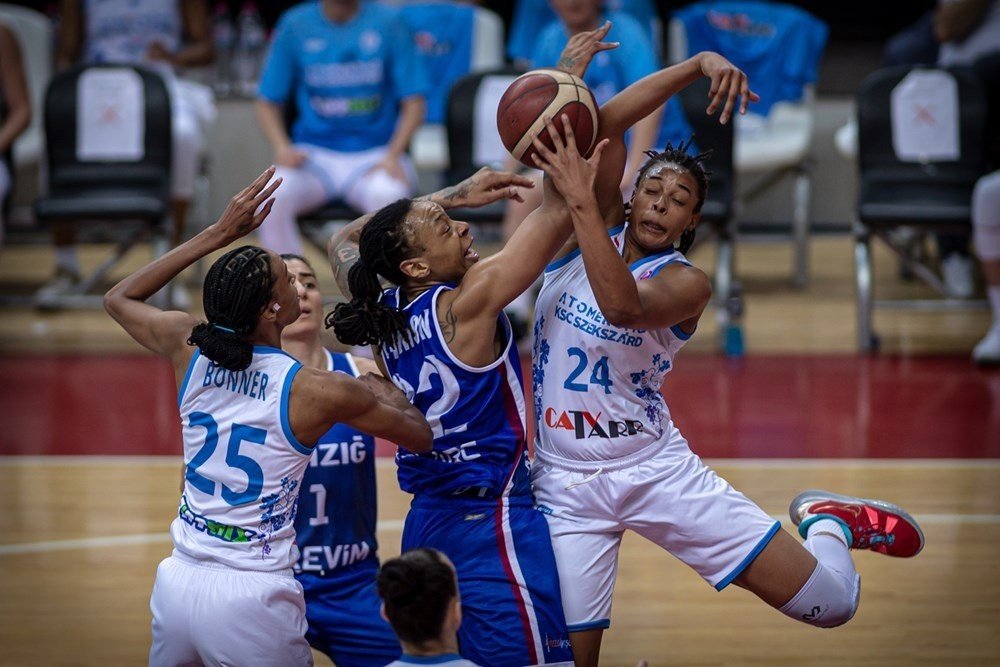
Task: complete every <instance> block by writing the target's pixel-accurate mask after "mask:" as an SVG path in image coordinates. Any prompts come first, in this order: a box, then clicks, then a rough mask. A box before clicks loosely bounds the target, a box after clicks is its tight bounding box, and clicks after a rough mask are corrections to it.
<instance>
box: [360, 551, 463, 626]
mask: <svg viewBox="0 0 1000 667" xmlns="http://www.w3.org/2000/svg"><path fill="white" fill-rule="evenodd" d="M376 585H377V587H378V594H379V596H380V597H381V598H382V601H383V602H384V603H385V615H386V616H387V617H388V619H389V624H390V625H391V626H392V629H393V631H395V633H396V636H398V637H399V638H400V639H401V640H403V641H404V642H407V643H410V644H417V645H420V644H423V643H424V642H427V641H433V640H436V639H438V638H440V636H441V631H442V628H443V627H444V619H445V615H446V614H447V612H448V605H449V604H450V603H451V601H452V600H453V599H454V598H455V596H456V595H458V589H457V587H456V585H455V574H454V572H453V571H452V569H451V568H450V567H448V563H446V562H445V560H444V559H443V558H442V557H441V552H439V551H437V550H435V549H427V548H418V549H411V550H410V551H407V552H406V553H404V554H403V555H402V556H399V557H398V558H393V559H392V560H388V561H386V562H385V563H382V569H381V570H379V573H378V579H377V580H376Z"/></svg>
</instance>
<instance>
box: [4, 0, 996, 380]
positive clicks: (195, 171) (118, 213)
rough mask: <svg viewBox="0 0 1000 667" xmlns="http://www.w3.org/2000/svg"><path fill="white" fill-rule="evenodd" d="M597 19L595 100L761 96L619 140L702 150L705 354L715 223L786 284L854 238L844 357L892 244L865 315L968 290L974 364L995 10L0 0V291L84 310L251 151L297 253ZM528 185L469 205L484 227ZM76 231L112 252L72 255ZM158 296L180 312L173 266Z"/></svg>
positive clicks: (991, 182)
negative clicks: (32, 268)
mask: <svg viewBox="0 0 1000 667" xmlns="http://www.w3.org/2000/svg"><path fill="white" fill-rule="evenodd" d="M605 20H611V21H612V23H613V28H612V30H611V33H610V34H609V36H608V40H610V41H618V42H620V43H621V46H620V47H619V48H618V49H617V50H613V51H609V52H605V53H601V54H599V55H598V56H597V57H596V58H595V59H594V62H593V63H592V64H591V66H590V69H589V70H588V72H587V76H586V81H587V83H588V85H589V86H590V87H591V89H592V90H593V92H594V94H595V96H596V98H597V100H598V102H599V103H602V102H605V101H606V100H607V99H609V98H610V97H611V96H613V95H614V94H615V93H616V92H618V91H620V90H622V89H623V88H624V87H626V86H627V85H629V84H630V83H632V82H634V81H636V80H638V79H639V78H641V77H643V76H645V75H646V74H649V73H650V72H652V71H655V70H656V69H658V68H661V67H664V66H667V65H669V64H671V63H675V62H679V61H680V60H683V59H684V58H686V57H688V56H690V55H692V54H694V53H697V52H698V51H702V50H713V51H718V52H720V53H722V54H723V55H725V56H726V57H727V58H729V59H730V60H731V61H733V62H734V63H735V64H737V65H738V66H739V67H741V68H742V69H744V70H745V71H746V72H747V73H748V75H749V76H750V80H751V85H752V86H753V88H754V89H755V90H756V91H757V92H759V93H760V95H761V98H762V99H761V102H760V103H759V104H758V105H756V107H755V108H753V109H752V113H751V114H749V115H748V116H746V117H743V118H739V119H738V120H737V122H736V123H735V130H734V131H725V130H720V129H719V128H717V127H712V126H709V125H706V123H705V122H704V119H703V118H701V117H700V116H699V114H702V115H703V113H702V111H701V109H702V108H703V106H704V105H703V104H702V103H701V100H698V99H694V93H693V92H692V93H688V94H687V96H688V98H689V99H685V96H684V95H681V96H678V98H677V99H674V100H671V101H670V103H668V104H667V105H666V107H665V108H663V109H660V110H658V111H656V112H654V114H652V115H651V116H650V117H648V118H647V119H646V120H644V121H643V122H641V123H639V124H637V125H636V126H635V127H634V128H633V130H632V131H631V132H630V136H629V138H628V143H629V165H630V168H631V167H634V166H635V165H637V164H639V162H640V161H641V160H642V158H643V151H645V150H648V149H650V148H655V147H662V146H663V145H664V144H665V143H666V142H667V141H671V142H673V143H674V144H677V143H678V142H679V141H681V140H684V139H687V138H688V137H690V136H692V134H693V135H694V137H695V144H696V146H697V147H698V149H699V150H704V149H711V150H712V151H713V155H712V157H711V158H710V159H709V163H710V164H709V167H710V168H711V169H712V171H713V172H714V179H713V187H712V195H711V196H710V202H709V206H708V208H707V209H706V213H705V216H704V219H705V221H706V222H707V223H708V224H706V225H703V226H702V227H703V228H702V230H701V232H700V234H699V236H700V241H701V242H704V241H706V240H714V241H715V242H716V244H717V249H718V254H717V258H716V266H715V269H714V270H715V276H714V277H715V291H716V305H717V312H718V317H717V320H718V323H719V330H718V347H719V349H720V350H723V351H725V352H727V353H729V354H740V353H741V352H742V347H743V342H742V331H741V316H742V312H743V309H744V299H745V298H747V297H745V295H744V292H743V290H742V289H741V284H740V280H739V276H738V274H737V271H736V268H735V263H734V259H733V255H734V250H733V247H734V244H735V242H736V240H737V239H738V238H739V239H742V238H749V237H751V236H753V235H754V234H774V233H777V234H779V235H781V236H783V237H787V238H788V239H789V240H790V241H791V243H792V246H791V247H792V269H791V270H792V283H793V284H794V285H795V287H796V288H800V289H801V288H802V287H804V286H805V285H806V284H807V283H808V281H809V278H810V272H811V266H812V263H813V262H815V261H816V260H817V258H815V257H810V240H811V239H812V238H814V236H815V235H816V234H829V233H833V234H841V235H844V234H851V235H852V240H853V242H854V244H855V252H854V261H855V266H854V270H853V274H854V281H855V283H856V285H855V289H856V315H857V327H856V345H857V347H858V348H859V349H861V350H871V349H875V348H877V347H878V346H879V344H880V342H881V341H880V338H879V337H878V335H877V334H876V333H875V331H874V328H873V324H872V322H873V315H872V313H873V310H874V308H875V307H877V306H880V305H885V304H883V303H882V302H880V301H877V300H876V299H875V298H874V286H873V282H874V280H873V272H872V252H871V246H872V242H873V241H876V240H877V242H878V243H884V247H886V248H889V249H890V250H891V251H892V252H893V253H894V254H895V255H896V256H897V257H898V259H899V266H898V277H899V280H901V281H903V282H910V281H917V282H921V283H925V284H926V285H927V288H928V290H929V291H927V292H918V293H917V296H918V297H921V298H916V299H907V300H906V303H903V302H902V300H895V301H893V303H892V304H890V305H895V306H906V307H916V308H920V309H923V310H931V311H935V312H936V311H937V310H939V309H942V308H949V309H950V308H957V309H963V310H965V309H973V310H974V309H976V308H982V306H983V305H984V304H985V303H987V302H988V303H989V304H990V306H991V308H992V312H993V313H994V316H993V321H992V324H991V325H990V326H989V327H988V329H987V330H986V331H983V332H982V334H983V337H982V339H981V342H980V343H979V344H978V345H977V346H976V348H975V350H974V351H973V356H974V358H975V359H976V360H977V361H979V362H983V363H991V362H1000V324H998V322H1000V219H998V216H1000V213H998V210H1000V195H998V188H1000V178H998V176H997V174H996V172H995V171H994V170H996V169H997V165H998V155H1000V151H998V135H1000V131H998V129H997V128H1000V122H998V120H997V113H998V108H1000V104H998V99H997V98H998V95H1000V92H998V91H1000V82H998V77H1000V2H997V1H996V0H937V1H935V0H921V1H914V2H888V3H870V2H861V1H860V0H848V1H844V2H838V3H835V4H831V3H811V2H801V1H800V2H788V3H777V2H763V1H759V0H755V1H739V0H720V1H714V0H713V1H708V2H695V3H692V2H683V1H660V2H654V0H604V1H602V0H513V1H510V2H479V3H459V2H409V1H397V2H392V1H388V0H387V1H384V2H372V1H369V0H319V1H315V0H313V1H309V2H301V3H300V2H294V1H293V0H275V1H273V2H262V3H260V4H259V5H258V4H255V3H253V2H250V1H246V2H244V1H241V0H227V1H218V2H211V1H210V0H176V1H174V0H62V1H61V2H49V3H39V2H22V3H17V2H14V3H4V4H0V25H2V26H3V28H2V29H0V154H2V156H3V163H2V166H0V197H2V198H3V216H2V227H0V229H3V230H4V232H3V236H2V237H0V238H2V239H3V240H2V244H3V245H2V246H0V265H2V264H4V263H7V267H8V269H9V267H10V266H11V264H10V257H11V255H12V253H14V254H16V253H17V248H18V247H23V246H33V247H36V248H37V247H38V246H40V245H44V246H45V248H46V252H45V253H44V254H41V255H38V254H33V255H32V257H33V260H32V261H33V262H34V263H35V264H37V263H39V262H41V263H44V264H46V266H45V267H44V273H45V276H46V277H45V279H44V280H43V281H42V282H41V283H40V284H29V282H30V281H18V280H13V281H12V280H10V276H11V273H10V272H9V271H2V272H0V274H2V277H0V304H3V305H7V306H10V307H14V308H37V309H40V310H49V311H51V310H58V309H77V308H90V307H92V306H95V305H97V303H98V301H99V299H97V298H96V297H95V295H97V294H99V293H101V292H102V291H103V290H102V287H103V286H105V285H106V284H107V282H108V280H109V278H108V276H107V274H108V272H109V271H110V272H114V271H116V270H118V269H116V264H117V262H118V260H119V259H120V258H121V256H122V255H124V253H125V252H126V251H127V249H128V248H129V247H131V245H133V244H135V243H144V242H145V241H146V240H147V239H151V241H152V246H151V247H152V248H153V249H154V250H153V251H154V252H162V251H163V250H165V249H166V248H168V247H170V246H172V245H176V244H177V243H178V242H179V241H180V240H182V239H183V238H185V237H186V236H189V235H191V234H193V233H196V232H197V230H198V229H200V228H202V227H203V226H204V225H206V224H208V223H209V222H210V221H212V220H214V219H215V217H216V216H217V215H218V213H220V212H221V210H222V208H223V207H224V204H225V202H226V201H227V199H228V197H229V196H230V195H231V194H232V193H233V192H235V191H236V190H237V189H239V187H241V185H242V184H243V183H245V182H247V181H248V180H249V178H250V177H251V176H252V175H253V174H256V173H258V172H259V171H260V170H261V169H262V168H263V167H265V166H266V165H267V164H269V163H273V164H275V165H277V166H278V168H279V175H280V176H281V177H282V178H283V179H284V183H283V186H282V188H281V190H280V191H279V193H278V196H277V201H276V204H275V206H274V209H273V211H272V213H271V216H270V219H269V221H268V223H267V224H266V225H265V226H264V227H263V228H262V229H261V232H260V235H259V237H260V238H259V242H260V243H261V244H262V245H265V246H267V247H270V248H272V249H274V250H276V251H278V252H282V253H297V254H301V253H303V252H304V248H305V247H306V246H308V245H309V243H310V242H315V243H314V245H315V247H316V248H317V249H318V248H321V247H322V244H323V242H324V240H325V238H326V237H327V236H328V235H329V232H330V231H331V230H332V229H333V228H335V226H336V225H337V224H339V223H342V222H343V221H345V220H350V219H353V218H355V217H357V216H359V215H360V214H362V213H366V212H370V211H373V210H375V209H377V208H379V207H381V206H383V205H385V204H387V203H389V202H391V201H393V200H395V199H397V198H399V197H403V196H410V195H413V194H417V193H423V192H428V191H431V190H433V189H435V188H437V187H439V186H441V185H442V184H444V183H446V182H455V181H457V180H458V179H460V178H464V177H465V176H468V175H469V174H470V173H472V172H474V171H475V170H476V169H478V168H479V167H481V166H483V165H491V166H494V167H496V168H515V165H514V164H513V163H512V162H511V161H510V160H509V157H508V156H507V155H506V153H505V152H504V150H503V148H502V146H501V145H500V144H499V140H498V138H497V136H496V129H495V121H494V118H495V110H496V102H497V100H498V99H499V95H500V94H501V93H502V92H503V90H504V88H505V86H506V85H507V84H508V83H509V82H510V81H511V80H512V79H513V78H514V77H515V76H517V74H518V73H519V72H523V71H526V70H527V69H531V68H536V67H552V66H555V65H556V62H557V61H558V58H559V55H560V52H561V51H562V49H563V47H564V46H565V44H566V42H567V40H568V39H569V37H571V36H572V35H573V34H576V33H578V32H581V31H585V30H591V29H594V28H595V27H597V26H598V25H600V24H601V23H603V22H604V21H605ZM991 172H992V175H991ZM632 179H633V177H632V175H631V174H630V171H627V172H626V176H625V178H624V179H623V181H622V183H621V188H622V193H623V196H624V197H628V196H629V194H630V187H631V181H632ZM539 201H540V195H538V196H536V197H534V198H533V197H527V198H526V201H525V202H524V203H522V204H518V203H513V204H512V205H511V206H509V207H506V208H504V207H491V208H488V209H486V210H480V211H472V212H469V214H468V219H469V220H470V221H472V222H475V223H477V224H478V225H480V226H481V227H482V229H483V232H482V233H484V234H486V235H487V236H491V235H492V237H493V238H494V239H496V240H500V239H502V238H503V237H505V236H508V235H509V234H510V233H511V232H512V231H513V229H515V228H516V226H517V225H518V224H519V223H520V221H521V220H523V219H524V217H525V216H526V214H527V212H528V211H530V210H531V208H533V207H534V206H537V205H538V203H539ZM109 221H110V222H109ZM118 221H129V222H118ZM81 240H82V241H86V242H95V241H96V242H98V243H105V244H110V245H109V247H110V248H114V249H113V250H110V251H109V252H110V256H109V257H108V258H107V259H106V260H105V259H104V258H102V259H101V260H100V261H97V262H91V261H89V260H88V261H85V262H81V260H80V257H79V253H78V251H77V247H78V242H80V241H81ZM113 244H118V245H117V246H115V245H113ZM980 260H981V261H980ZM85 269H86V270H85ZM91 269H93V271H91ZM38 270H39V271H41V270H42V269H38ZM923 297H928V298H923ZM160 298H162V300H163V302H164V303H169V304H171V305H172V306H173V307H177V308H181V309H191V308H197V303H196V302H197V298H192V294H191V293H190V292H189V291H188V289H187V287H186V286H185V285H184V284H181V283H180V282H179V281H178V284H177V285H174V286H171V288H170V289H168V290H166V292H165V293H164V294H162V295H160ZM193 302H194V303H193ZM531 304H532V295H531V294H530V293H528V294H526V295H525V297H524V298H523V299H521V300H520V301H519V302H518V303H516V304H514V306H512V310H511V313H510V314H511V317H512V319H513V320H514V321H515V324H519V323H520V324H524V323H527V322H528V321H529V320H530V309H531ZM521 328H522V329H525V328H526V327H523V326H522V327H521Z"/></svg>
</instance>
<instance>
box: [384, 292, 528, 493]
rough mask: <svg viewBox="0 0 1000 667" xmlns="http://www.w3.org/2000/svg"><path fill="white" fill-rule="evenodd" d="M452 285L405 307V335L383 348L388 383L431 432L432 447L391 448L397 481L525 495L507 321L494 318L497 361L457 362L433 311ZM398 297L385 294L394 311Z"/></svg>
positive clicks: (411, 488) (518, 394)
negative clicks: (419, 450)
mask: <svg viewBox="0 0 1000 667" xmlns="http://www.w3.org/2000/svg"><path fill="white" fill-rule="evenodd" d="M451 289H453V287H452V286H448V285H437V286H435V287H432V288H431V289H429V290H427V291H426V292H424V293H422V294H421V295H420V296H418V297H417V298H416V299H414V300H413V301H412V302H410V303H407V304H405V305H403V306H402V310H403V311H404V312H405V313H406V316H407V317H408V318H409V326H408V328H407V331H406V335H397V336H396V337H395V339H394V340H393V341H391V342H389V343H386V344H384V345H383V346H382V348H381V354H382V359H383V361H384V362H385V366H386V369H387V370H388V372H389V376H390V378H391V379H392V381H393V383H394V384H395V385H396V386H397V387H399V388H400V389H401V390H402V391H403V392H404V393H405V394H406V396H407V398H409V400H410V402H412V403H413V404H414V405H415V406H416V407H417V409H419V410H420V411H421V412H422V413H423V414H424V416H425V417H426V418H427V421H428V423H429V424H430V426H431V429H432V430H433V432H434V448H433V450H432V451H430V452H428V453H426V454H413V453H411V452H408V451H405V450H403V449H399V450H397V452H396V463H397V464H398V467H399V485H400V487H401V488H402V489H403V490H404V491H406V492H408V493H413V494H416V495H418V496H419V495H430V496H452V495H463V496H473V497H480V498H498V497H501V496H504V497H505V496H520V495H530V493H531V482H530V478H529V464H528V457H527V450H526V443H525V412H524V406H525V401H524V390H523V382H522V379H521V364H520V360H519V359H518V356H517V348H516V347H515V346H514V345H513V336H512V335H511V331H510V323H509V322H508V321H507V317H506V316H505V315H503V314H501V315H500V317H499V326H500V328H501V329H500V330H501V331H502V332H503V334H504V337H505V339H506V347H505V349H504V352H503V354H501V355H500V358H498V359H497V360H496V361H495V362H493V363H492V364H490V365H488V366H484V367H482V368H475V367H472V366H469V365H467V364H464V363H462V362H461V361H459V359H458V358H456V357H455V356H454V354H452V352H451V350H449V349H448V346H447V344H446V343H445V342H444V338H443V337H442V335H441V330H440V328H439V326H438V318H437V316H436V313H437V310H436V306H437V299H438V296H440V295H441V294H442V293H444V292H446V291H448V290H451ZM401 297H402V294H401V292H400V288H393V289H389V290H386V292H385V293H384V294H383V300H384V301H385V303H386V304H387V305H389V306H392V307H394V308H399V307H400V305H401Z"/></svg>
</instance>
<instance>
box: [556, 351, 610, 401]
mask: <svg viewBox="0 0 1000 667" xmlns="http://www.w3.org/2000/svg"><path fill="white" fill-rule="evenodd" d="M566 354H568V355H569V356H570V357H571V358H575V359H576V360H577V365H576V368H574V369H573V370H572V372H570V374H569V377H568V378H566V381H565V382H563V387H565V388H566V389H569V390H570V391H589V390H590V388H589V387H588V386H587V385H585V384H582V383H580V382H577V381H576V380H577V378H579V377H580V376H581V375H582V374H583V373H584V372H585V371H586V370H587V366H589V365H590V360H589V359H588V358H587V353H586V352H584V351H583V350H581V349H580V348H578V347H571V348H569V349H568V350H566ZM590 384H596V385H597V386H599V387H604V393H605V394H610V393H611V385H612V382H611V371H610V370H609V369H608V358H607V357H601V358H600V359H598V360H597V363H595V364H594V368H593V370H591V372H590Z"/></svg>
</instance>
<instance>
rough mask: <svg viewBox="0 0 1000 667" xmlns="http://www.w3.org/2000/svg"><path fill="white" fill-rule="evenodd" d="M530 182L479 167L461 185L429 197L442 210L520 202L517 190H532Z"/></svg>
mask: <svg viewBox="0 0 1000 667" xmlns="http://www.w3.org/2000/svg"><path fill="white" fill-rule="evenodd" d="M533 187H535V183H534V181H532V180H531V179H530V178H528V177H527V176H521V175H519V174H515V173H513V172H509V171H495V170H493V169H492V168H490V167H483V168H482V169H480V170H479V171H477V172H476V173H474V174H473V175H472V176H469V177H468V178H467V179H465V180H464V181H462V182H461V183H459V184H457V185H454V186H452V187H450V188H445V189H444V190H441V191H440V192H436V193H434V194H433V195H431V196H430V197H428V198H429V199H430V200H431V201H433V202H436V203H438V204H440V205H441V206H442V208H446V209H447V208H458V207H461V206H467V207H472V208H475V207H477V206H486V205H487V204H492V203H493V202H495V201H500V200H501V199H513V200H515V201H524V199H522V198H521V193H520V191H519V190H518V188H533Z"/></svg>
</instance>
